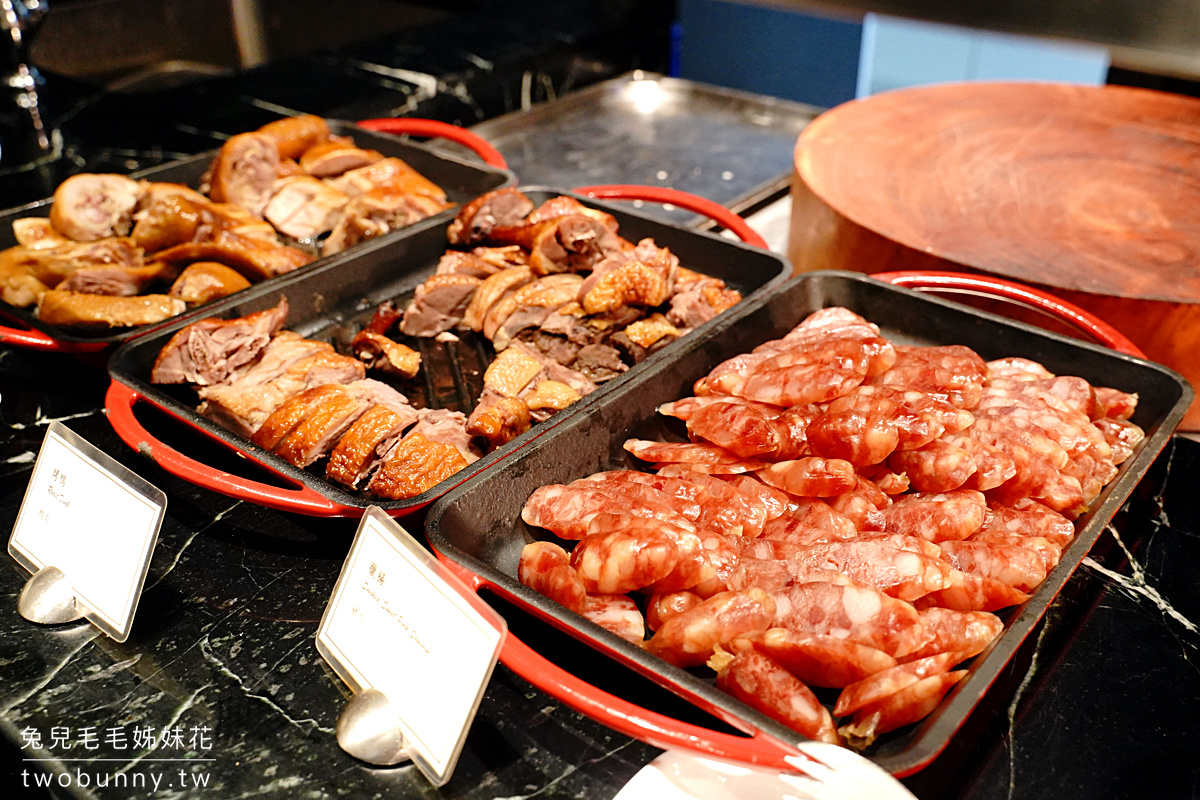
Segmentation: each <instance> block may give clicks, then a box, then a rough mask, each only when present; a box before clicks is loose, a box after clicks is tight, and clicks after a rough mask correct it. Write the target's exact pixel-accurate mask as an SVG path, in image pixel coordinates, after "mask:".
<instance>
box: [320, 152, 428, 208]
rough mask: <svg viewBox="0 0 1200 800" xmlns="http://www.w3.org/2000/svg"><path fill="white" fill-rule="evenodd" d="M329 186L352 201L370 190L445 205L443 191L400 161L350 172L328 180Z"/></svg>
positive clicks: (379, 162) (373, 165) (385, 161)
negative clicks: (389, 192)
mask: <svg viewBox="0 0 1200 800" xmlns="http://www.w3.org/2000/svg"><path fill="white" fill-rule="evenodd" d="M328 183H329V185H330V186H332V187H334V188H335V189H337V190H339V191H342V192H345V193H346V194H348V195H350V196H351V197H356V196H357V195H361V194H366V193H367V192H370V191H371V190H373V189H391V190H392V191H393V192H395V193H397V194H413V195H423V196H425V197H428V198H431V199H433V200H436V201H438V202H439V203H442V204H443V208H449V207H450V206H449V205H448V204H446V192H445V191H444V190H443V189H442V187H440V186H438V185H437V184H436V183H434V182H433V181H431V180H429V179H428V178H426V177H425V176H424V175H422V174H421V173H419V172H417V171H416V170H415V169H413V168H412V167H411V166H409V165H408V164H407V163H405V162H404V161H403V160H402V159H399V158H384V159H381V160H379V161H376V162H375V163H374V164H370V165H368V166H365V167H359V168H358V169H352V170H350V171H349V172H347V173H345V174H343V175H342V176H340V177H337V178H330V179H328Z"/></svg>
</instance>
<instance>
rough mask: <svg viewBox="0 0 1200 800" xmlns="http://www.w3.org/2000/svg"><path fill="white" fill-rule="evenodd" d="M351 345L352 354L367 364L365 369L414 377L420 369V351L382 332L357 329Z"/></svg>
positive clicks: (402, 376) (403, 376)
mask: <svg viewBox="0 0 1200 800" xmlns="http://www.w3.org/2000/svg"><path fill="white" fill-rule="evenodd" d="M351 346H352V347H353V348H354V355H356V356H357V357H358V358H359V360H360V361H362V362H363V363H364V364H366V365H367V369H377V370H380V371H381V372H384V373H387V374H390V375H398V376H399V377H401V378H414V377H416V375H417V373H418V372H420V370H421V354H420V353H418V352H417V351H416V350H413V349H412V348H411V347H409V346H408V345H405V344H401V343H400V342H397V341H393V340H392V339H389V338H388V337H386V336H384V335H383V334H382V333H373V332H371V331H368V330H362V331H359V332H358V333H357V334H356V335H355V337H354V342H353V344H352V345H351Z"/></svg>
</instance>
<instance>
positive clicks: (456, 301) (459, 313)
mask: <svg viewBox="0 0 1200 800" xmlns="http://www.w3.org/2000/svg"><path fill="white" fill-rule="evenodd" d="M481 283H483V281H481V280H479V278H474V277H471V276H470V275H434V276H432V277H431V278H429V279H427V280H426V281H425V282H424V283H423V284H421V285H420V286H418V287H417V290H416V291H415V292H414V293H413V299H412V302H411V303H409V305H408V308H407V309H405V311H404V319H403V320H402V321H401V323H400V330H401V331H402V332H404V333H406V334H408V335H409V336H436V335H437V334H439V333H442V332H444V331H448V330H450V329H451V328H453V327H454V326H455V325H457V324H458V323H460V322H462V317H463V314H464V313H466V310H467V306H468V304H470V302H471V298H472V297H473V296H474V294H475V290H476V289H478V288H479V286H480V284H481Z"/></svg>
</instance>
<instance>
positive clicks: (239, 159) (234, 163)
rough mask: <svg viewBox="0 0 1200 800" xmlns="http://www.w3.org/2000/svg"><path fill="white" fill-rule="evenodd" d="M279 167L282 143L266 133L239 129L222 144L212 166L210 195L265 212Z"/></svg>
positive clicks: (258, 214) (257, 212) (215, 198)
mask: <svg viewBox="0 0 1200 800" xmlns="http://www.w3.org/2000/svg"><path fill="white" fill-rule="evenodd" d="M278 169H279V147H278V145H277V144H276V143H275V138H274V137H272V136H270V135H267V134H264V133H257V132H255V133H239V134H238V135H237V136H232V137H230V138H229V139H228V140H227V141H226V142H225V144H223V145H221V149H220V151H219V152H218V153H217V157H216V160H215V161H214V162H213V165H212V167H211V168H210V169H209V172H210V174H211V181H212V183H211V185H210V186H209V190H208V195H209V197H211V198H212V199H213V200H215V201H216V202H218V203H235V204H237V205H239V206H242V207H243V208H245V209H246V210H247V211H249V212H250V213H251V214H254V215H255V216H259V217H261V216H262V213H263V209H265V208H266V207H267V201H268V200H270V199H271V188H272V186H274V184H275V177H276V173H277V171H278Z"/></svg>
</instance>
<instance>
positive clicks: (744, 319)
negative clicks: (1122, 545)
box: [426, 272, 1191, 775]
mask: <svg viewBox="0 0 1200 800" xmlns="http://www.w3.org/2000/svg"><path fill="white" fill-rule="evenodd" d="M1105 386H1114V387H1115V388H1113V389H1107V388H1104V387H1105ZM1190 398H1191V392H1190V390H1189V389H1188V388H1187V386H1186V384H1184V383H1183V382H1182V381H1181V380H1180V378H1179V376H1178V375H1176V374H1174V373H1172V372H1170V371H1169V370H1166V369H1164V368H1162V367H1160V366H1158V365H1154V364H1149V363H1148V362H1145V361H1143V360H1140V359H1136V358H1131V357H1129V356H1125V355H1122V354H1117V353H1115V352H1113V351H1111V350H1107V349H1105V348H1101V347H1097V346H1094V345H1088V344H1084V343H1082V342H1080V341H1079V340H1075V339H1069V338H1066V337H1062V336H1056V335H1054V334H1049V333H1046V332H1044V331H1040V330H1038V329H1036V328H1033V327H1031V326H1027V325H1022V324H1020V323H1013V322H1011V321H1007V320H1004V319H1003V318H1000V317H996V316H992V315H988V314H985V313H982V312H979V311H976V310H974V309H971V308H968V307H965V306H961V305H957V304H955V303H951V302H947V301H944V300H940V299H938V298H934V297H931V296H929V295H924V294H920V293H917V292H912V291H909V290H904V289H899V288H896V287H893V286H889V285H887V284H885V283H882V282H880V281H876V280H872V279H869V278H866V277H864V276H859V275H855V274H851V273H844V272H814V273H807V274H805V275H803V276H798V277H796V278H795V279H793V280H792V281H790V282H788V283H786V284H784V285H782V286H779V287H776V288H774V289H772V290H768V291H766V292H763V293H760V294H759V295H758V296H757V297H756V298H754V299H753V300H752V301H747V302H743V303H741V304H739V305H738V306H737V307H735V308H734V309H731V310H730V311H729V312H728V313H727V314H725V315H723V316H722V317H721V318H719V319H718V320H716V321H715V322H714V323H713V324H712V325H710V326H706V328H705V329H704V330H703V332H697V333H696V334H693V336H691V337H688V339H686V340H685V341H683V342H681V343H680V345H679V347H678V348H673V349H672V351H671V356H670V357H669V358H667V357H666V356H665V354H664V356H663V357H661V358H659V359H657V360H656V362H655V363H654V365H653V367H652V368H651V369H649V370H646V371H643V372H641V373H640V374H639V375H638V376H637V377H636V378H635V377H633V376H631V377H630V379H629V380H627V381H626V382H624V383H622V384H621V385H620V386H619V387H618V386H613V387H611V389H610V390H608V391H607V393H606V395H605V397H604V398H603V400H602V401H600V400H598V401H596V402H593V403H592V404H591V407H590V408H589V409H588V413H587V414H586V415H584V414H581V413H576V414H571V415H570V416H569V418H568V419H567V420H565V421H563V422H561V423H559V424H557V425H556V426H555V427H554V428H553V429H551V430H550V431H548V432H547V433H545V434H543V435H542V436H540V437H538V439H537V440H536V441H534V442H532V443H531V444H529V445H528V446H526V447H525V448H524V449H522V450H521V451H518V452H514V453H510V454H509V455H508V456H507V457H506V458H505V459H504V460H502V461H500V462H499V463H498V464H497V465H496V469H494V470H491V471H489V472H488V473H487V474H481V475H479V476H477V477H476V478H475V479H474V480H472V481H470V482H469V483H467V484H463V485H462V486H459V487H457V488H455V489H453V490H451V491H450V492H449V493H448V494H447V495H446V496H445V497H443V498H442V499H441V500H439V501H438V503H437V504H436V505H435V506H434V508H433V509H432V510H431V511H430V513H429V515H428V519H427V523H426V534H427V536H428V538H429V540H430V544H431V545H432V546H433V548H434V549H435V551H436V552H437V553H438V554H439V555H441V556H442V557H443V558H444V559H446V560H447V561H448V562H450V563H453V564H455V565H457V566H458V567H460V568H461V570H462V572H463V574H464V575H468V576H473V577H471V580H472V581H473V584H474V585H475V586H476V587H477V589H478V590H479V591H481V592H482V591H484V590H486V591H487V592H489V593H490V594H496V595H498V596H500V597H502V598H503V599H504V600H506V601H509V602H511V603H513V604H515V607H516V608H517V609H520V610H522V611H525V612H527V613H528V616H529V618H530V621H528V622H523V623H520V624H518V623H516V622H511V621H510V638H511V637H512V636H513V635H514V633H513V632H514V630H516V631H518V632H519V638H520V641H521V642H522V644H521V645H516V644H514V645H513V647H512V648H511V649H510V650H509V651H508V652H506V653H502V654H501V658H502V659H503V660H505V663H507V664H509V666H510V667H512V668H513V669H514V670H516V671H517V672H518V673H519V674H520V675H522V677H524V678H525V679H526V680H529V681H530V682H532V683H533V684H534V685H535V686H537V687H538V688H540V689H542V690H543V691H546V692H548V693H550V694H551V695H553V696H555V697H558V698H559V699H560V700H563V701H564V702H566V703H568V704H570V705H572V706H573V707H575V708H576V709H578V710H580V711H582V712H584V713H587V714H589V715H592V716H594V717H596V718H598V719H601V720H603V721H604V722H605V723H607V724H609V725H611V726H612V727H614V728H616V729H618V730H621V731H622V732H624V733H627V734H630V735H633V736H636V737H638V738H642V739H643V740H645V741H647V742H650V743H651V744H654V745H655V746H658V747H685V748H689V749H694V750H699V751H702V752H705V753H708V754H711V755H716V756H718V757H721V758H728V759H733V760H737V761H747V762H751V763H758V764H773V765H781V766H782V765H784V764H785V763H786V761H785V757H786V753H787V743H788V742H789V741H795V740H796V739H797V738H801V737H808V738H816V739H822V740H825V741H837V742H840V743H843V744H848V745H851V746H854V747H856V748H859V749H861V751H862V752H863V753H864V754H865V755H867V756H868V757H870V758H871V759H872V760H873V761H875V763H877V764H879V765H880V766H882V767H884V768H885V769H887V770H888V771H890V772H892V773H893V774H895V775H906V774H911V773H912V772H915V771H917V770H919V769H921V768H922V767H923V766H925V765H926V764H928V763H929V762H930V761H931V760H932V759H933V758H935V757H936V756H937V755H938V754H939V753H940V752H941V751H942V750H943V749H944V748H945V747H946V746H947V745H948V743H949V742H950V740H951V739H952V738H953V737H954V735H955V734H956V733H957V731H958V730H959V729H960V728H961V727H962V725H963V724H964V722H965V720H966V718H967V716H968V715H969V714H970V713H971V711H972V710H973V709H974V708H975V707H976V705H977V704H978V703H979V702H980V701H981V699H982V698H983V696H984V695H985V694H986V693H987V692H988V691H989V689H990V687H991V686H992V684H993V682H994V681H996V680H997V677H998V676H999V675H1000V674H1001V672H1002V670H1003V669H1004V666H1005V664H1006V663H1007V662H1008V660H1009V659H1010V658H1011V657H1012V656H1013V655H1014V653H1015V652H1016V650H1017V648H1018V647H1019V645H1020V643H1021V642H1022V641H1023V640H1024V638H1025V637H1027V636H1028V635H1029V634H1030V632H1031V630H1032V629H1033V628H1034V626H1035V625H1036V624H1037V622H1038V620H1039V618H1040V617H1041V615H1042V614H1043V613H1044V612H1045V611H1046V609H1047V608H1048V607H1049V605H1050V603H1051V602H1052V601H1053V599H1054V598H1055V596H1056V595H1057V594H1058V592H1059V591H1060V590H1061V589H1062V587H1063V586H1064V584H1065V583H1066V581H1067V579H1068V578H1069V577H1070V575H1071V573H1072V572H1073V571H1074V570H1075V569H1076V568H1077V567H1078V566H1079V564H1080V563H1081V562H1082V560H1083V558H1084V557H1085V556H1086V555H1087V553H1088V551H1089V549H1090V548H1091V546H1092V545H1093V544H1094V543H1095V541H1096V539H1097V538H1098V537H1099V535H1100V533H1101V531H1102V530H1103V528H1104V526H1105V525H1106V524H1107V523H1108V521H1109V520H1111V518H1112V516H1113V515H1114V514H1115V513H1116V511H1117V510H1118V508H1119V507H1120V506H1121V504H1122V503H1123V502H1124V500H1125V498H1126V497H1127V496H1128V494H1129V492H1130V491H1132V489H1133V487H1134V486H1135V485H1136V483H1137V481H1138V480H1139V479H1140V478H1141V476H1142V475H1143V474H1145V471H1146V470H1147V469H1148V468H1149V466H1150V464H1151V463H1152V462H1153V460H1154V457H1155V456H1156V454H1157V453H1158V452H1159V451H1160V450H1161V448H1162V447H1163V445H1164V444H1165V443H1166V442H1167V441H1168V440H1169V437H1170V435H1171V432H1172V431H1173V430H1174V427H1175V426H1176V425H1177V424H1178V422H1179V419H1180V418H1181V417H1182V414H1183V412H1184V410H1185V409H1186V407H1187V404H1188V403H1189V402H1190ZM535 620H542V621H545V622H549V623H550V625H551V626H552V627H553V628H555V629H557V631H553V632H552V631H549V630H547V629H546V628H545V627H544V626H541V625H539V624H537V623H536V622H535ZM559 631H561V632H562V633H564V634H566V637H567V638H570V639H574V640H577V641H578V642H579V643H581V646H580V647H579V648H577V649H578V650H580V651H583V652H585V653H594V652H598V653H601V654H603V655H604V656H606V657H607V660H608V662H610V663H611V664H612V665H613V666H615V667H620V668H622V669H624V670H626V671H624V672H623V673H621V674H623V675H625V676H626V679H624V680H622V679H621V678H620V677H618V676H616V675H614V676H613V678H612V679H611V680H610V679H609V678H608V677H607V676H606V675H605V674H604V670H603V669H597V668H594V666H593V665H592V664H591V662H589V661H582V660H581V659H586V656H585V655H581V654H580V653H575V652H573V651H572V650H571V648H570V647H568V646H566V645H564V644H563V642H562V638H563V637H561V636H560V635H559V633H558V632H559ZM543 640H545V642H546V644H547V645H549V643H550V642H554V643H555V644H554V645H553V646H552V647H551V649H542V645H541V642H542V641H543ZM525 642H528V643H529V645H528V646H525V645H524V643H525ZM564 648H565V650H564V652H571V653H572V654H571V656H570V657H569V658H568V659H566V660H562V661H559V660H558V657H557V656H556V654H557V653H558V652H559V650H561V649H564ZM628 670H632V671H633V673H636V676H637V677H641V678H646V679H649V680H650V681H651V682H652V683H653V684H657V686H659V687H662V688H665V689H667V690H668V691H669V692H671V693H672V694H674V695H676V696H677V697H679V698H683V699H684V700H686V701H688V703H689V708H686V709H681V708H679V707H678V706H676V705H674V704H673V703H672V702H670V701H666V700H665V699H664V698H661V697H657V696H656V695H655V694H654V693H653V692H648V691H647V690H646V688H645V687H642V688H636V687H637V686H638V684H637V682H636V681H630V680H628V677H630V673H629V672H628ZM697 713H699V714H702V715H708V717H704V716H697V715H696V714H697ZM712 717H715V718H716V719H717V720H719V721H721V722H723V723H725V724H726V725H728V726H732V727H733V728H734V729H735V730H736V731H737V733H734V734H730V733H728V732H727V729H723V728H721V727H720V726H716V727H714V726H713V725H712V724H711V718H712ZM706 718H708V719H709V720H710V721H709V722H705V721H704V719H706Z"/></svg>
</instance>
